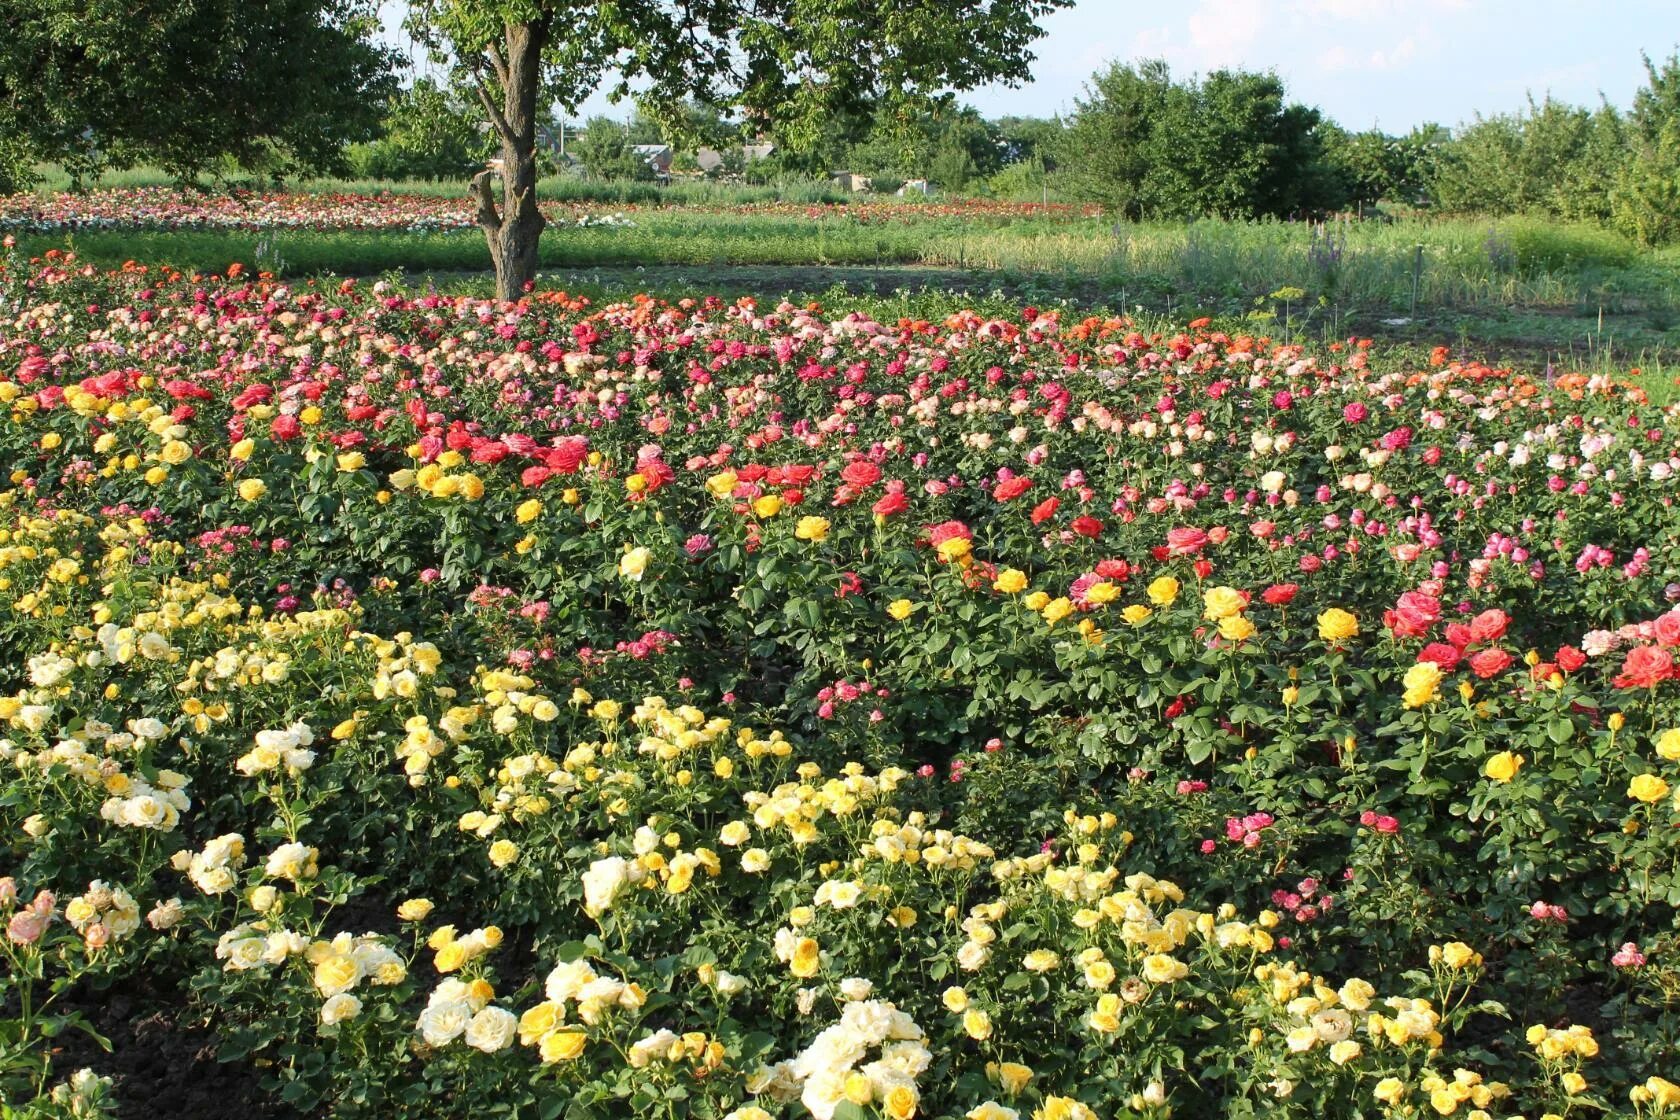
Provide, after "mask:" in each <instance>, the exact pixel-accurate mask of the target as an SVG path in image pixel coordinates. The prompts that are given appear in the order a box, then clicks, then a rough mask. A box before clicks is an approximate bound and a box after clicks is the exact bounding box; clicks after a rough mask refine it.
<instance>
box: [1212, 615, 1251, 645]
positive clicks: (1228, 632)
mask: <svg viewBox="0 0 1680 1120" xmlns="http://www.w3.org/2000/svg"><path fill="white" fill-rule="evenodd" d="M1219 636H1220V637H1221V638H1224V639H1225V640H1226V641H1228V642H1245V641H1247V640H1248V639H1250V638H1252V637H1254V623H1252V622H1250V621H1249V620H1248V619H1246V618H1244V617H1243V616H1242V615H1240V614H1234V615H1231V616H1230V617H1228V618H1222V619H1220V620H1219Z"/></svg>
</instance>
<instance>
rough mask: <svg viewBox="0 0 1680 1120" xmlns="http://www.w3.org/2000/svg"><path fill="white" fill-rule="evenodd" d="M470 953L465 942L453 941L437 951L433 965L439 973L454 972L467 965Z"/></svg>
mask: <svg viewBox="0 0 1680 1120" xmlns="http://www.w3.org/2000/svg"><path fill="white" fill-rule="evenodd" d="M467 959H468V952H467V947H466V944H465V943H464V942H460V941H451V942H450V943H449V944H447V945H445V946H444V947H443V948H441V949H439V950H438V951H437V956H436V957H434V958H433V960H432V964H433V965H434V966H435V967H436V968H437V970H438V971H439V972H454V971H455V970H456V969H458V968H460V967H461V966H462V965H464V964H466V963H467Z"/></svg>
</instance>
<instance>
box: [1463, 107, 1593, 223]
mask: <svg viewBox="0 0 1680 1120" xmlns="http://www.w3.org/2000/svg"><path fill="white" fill-rule="evenodd" d="M1625 155H1626V142H1625V139H1624V137H1623V123H1622V120H1621V117H1620V115H1619V114H1618V113H1617V112H1616V111H1615V109H1613V108H1611V107H1610V106H1608V105H1605V106H1602V107H1601V108H1599V109H1598V110H1596V111H1594V110H1591V109H1586V108H1582V107H1581V106H1577V105H1569V104H1566V103H1564V102H1561V101H1557V100H1554V99H1553V98H1550V97H1548V98H1546V99H1545V100H1543V101H1539V102H1536V101H1535V100H1534V99H1533V98H1530V99H1529V103H1528V107H1527V108H1526V109H1525V110H1524V111H1522V112H1519V113H1513V114H1502V115H1499V116H1494V117H1478V118H1476V120H1475V121H1474V122H1472V123H1471V124H1469V125H1468V126H1466V127H1464V128H1463V129H1461V130H1460V131H1459V132H1458V134H1457V135H1456V136H1455V137H1454V138H1453V140H1452V142H1451V143H1450V144H1448V145H1447V146H1446V147H1445V149H1444V150H1443V152H1442V154H1441V158H1440V160H1439V162H1438V164H1437V166H1436V168H1435V171H1434V176H1433V181H1432V183H1431V185H1430V193H1431V195H1432V196H1433V197H1434V200H1435V202H1436V204H1437V205H1439V206H1440V207H1441V208H1442V209H1444V210H1453V211H1463V212H1481V213H1495V214H1512V213H1521V212H1534V213H1542V214H1552V215H1555V216H1558V217H1565V218H1577V219H1582V218H1585V219H1600V220H1602V219H1605V218H1608V217H1609V214H1610V201H1609V192H1608V191H1607V190H1606V185H1607V184H1610V183H1613V182H1615V181H1616V178H1617V175H1618V172H1619V171H1620V167H1621V164H1622V162H1623V160H1624V159H1625Z"/></svg>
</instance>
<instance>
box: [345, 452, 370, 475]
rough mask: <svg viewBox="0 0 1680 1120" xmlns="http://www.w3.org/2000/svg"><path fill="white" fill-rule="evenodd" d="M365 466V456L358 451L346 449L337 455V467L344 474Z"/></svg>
mask: <svg viewBox="0 0 1680 1120" xmlns="http://www.w3.org/2000/svg"><path fill="white" fill-rule="evenodd" d="M365 466H367V456H366V455H363V454H362V453H361V452H360V451H346V452H344V454H342V455H340V456H339V457H338V469H339V470H341V471H343V472H344V473H346V474H349V473H350V472H352V471H359V470H361V469H362V468H363V467H365Z"/></svg>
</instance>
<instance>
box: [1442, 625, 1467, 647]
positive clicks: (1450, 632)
mask: <svg viewBox="0 0 1680 1120" xmlns="http://www.w3.org/2000/svg"><path fill="white" fill-rule="evenodd" d="M1447 641H1449V642H1451V643H1452V644H1453V645H1455V646H1457V647H1458V648H1459V649H1463V648H1464V647H1465V646H1467V645H1469V644H1470V641H1471V638H1470V627H1468V626H1466V625H1464V623H1462V622H1449V623H1447Z"/></svg>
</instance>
